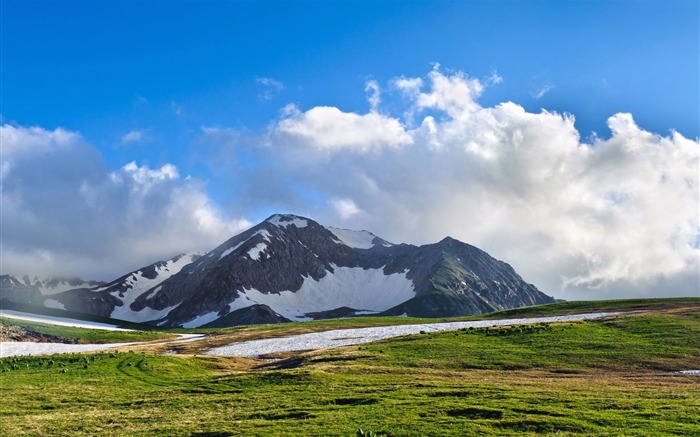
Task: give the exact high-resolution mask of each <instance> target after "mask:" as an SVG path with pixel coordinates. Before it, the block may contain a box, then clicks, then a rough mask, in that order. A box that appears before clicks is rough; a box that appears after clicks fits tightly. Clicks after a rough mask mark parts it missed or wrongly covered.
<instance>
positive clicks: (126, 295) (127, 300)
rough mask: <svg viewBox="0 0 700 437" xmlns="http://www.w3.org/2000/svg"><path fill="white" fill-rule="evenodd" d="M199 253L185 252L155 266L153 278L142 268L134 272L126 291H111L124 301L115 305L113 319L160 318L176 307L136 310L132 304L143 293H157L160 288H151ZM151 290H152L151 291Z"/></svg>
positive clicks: (127, 281)
mask: <svg viewBox="0 0 700 437" xmlns="http://www.w3.org/2000/svg"><path fill="white" fill-rule="evenodd" d="M198 255H200V254H199V253H189V254H185V255H182V256H179V257H176V258H173V259H171V260H169V261H167V262H166V263H165V264H163V265H161V266H157V267H156V268H155V270H156V275H155V277H154V278H153V279H151V278H147V277H145V276H144V275H143V272H142V271H141V270H139V271H137V272H136V273H132V274H131V275H130V276H129V277H127V278H126V280H125V285H126V287H127V289H128V290H127V291H126V292H120V291H118V290H117V291H114V292H112V293H111V294H112V295H113V296H115V297H117V298H119V299H120V300H121V301H122V306H117V307H115V308H114V310H113V311H112V313H111V314H110V317H111V318H113V319H120V320H128V321H131V322H146V321H150V320H155V319H159V318H161V317H163V316H165V315H166V314H168V312H170V311H171V310H172V309H173V308H174V307H172V308H169V309H164V310H161V311H156V310H153V309H151V308H148V307H145V308H144V309H142V310H141V311H138V312H135V311H134V310H132V309H131V304H132V303H134V301H135V300H136V299H137V298H138V297H139V296H140V295H142V294H143V293H146V292H148V293H149V294H153V293H157V292H158V290H159V288H154V289H153V290H151V288H153V287H156V286H157V285H158V284H160V283H161V282H163V281H164V280H166V279H168V278H169V277H171V276H173V275H174V274H176V273H178V272H179V271H180V270H182V268H183V267H185V266H186V265H188V264H190V263H191V262H192V260H193V259H194V258H195V257H196V256H198ZM149 290H151V291H150V292H149Z"/></svg>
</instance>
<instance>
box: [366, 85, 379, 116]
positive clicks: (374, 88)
mask: <svg viewBox="0 0 700 437" xmlns="http://www.w3.org/2000/svg"><path fill="white" fill-rule="evenodd" d="M365 92H366V93H368V95H367V101H368V102H369V107H370V111H371V112H377V108H379V104H380V103H382V97H381V89H380V88H379V84H378V83H377V81H376V80H368V81H367V83H365Z"/></svg>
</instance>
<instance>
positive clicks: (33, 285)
mask: <svg viewBox="0 0 700 437" xmlns="http://www.w3.org/2000/svg"><path fill="white" fill-rule="evenodd" d="M103 284H104V282H100V281H85V280H82V279H80V278H61V277H52V278H38V277H36V276H35V277H34V278H29V276H23V277H21V278H19V277H16V276H10V275H0V299H6V300H10V301H22V303H30V304H38V305H44V306H47V307H52V306H55V305H59V304H58V302H57V301H54V300H53V299H51V298H50V297H49V296H52V295H54V294H58V293H62V292H64V291H67V290H73V289H76V288H93V287H99V286H101V285H103Z"/></svg>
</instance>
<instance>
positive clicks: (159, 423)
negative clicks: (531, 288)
mask: <svg viewBox="0 0 700 437" xmlns="http://www.w3.org/2000/svg"><path fill="white" fill-rule="evenodd" d="M612 310H615V311H627V310H630V311H637V312H634V313H630V314H627V315H624V316H618V317H613V318H610V319H604V320H597V321H585V322H578V323H561V324H555V323H553V324H534V325H516V326H510V327H501V328H496V327H492V328H484V329H464V330H460V331H453V332H441V333H426V334H418V335H412V336H404V337H398V338H395V339H391V340H385V341H381V342H377V343H371V344H365V345H357V346H348V347H343V348H338V349H331V350H321V351H314V352H306V353H294V354H292V353H289V354H280V355H279V356H277V357H276V358H277V359H275V360H254V359H247V358H238V357H212V356H204V355H201V350H197V349H196V347H197V346H196V343H192V344H189V345H191V346H188V347H190V349H186V350H185V351H186V352H188V354H187V355H161V354H156V353H153V352H152V351H149V350H148V349H143V350H140V349H134V350H133V351H131V352H130V351H129V350H121V351H114V352H103V353H92V354H66V355H52V356H43V357H16V358H5V359H2V360H1V361H0V397H1V398H2V403H0V421H1V424H2V427H0V433H2V434H3V435H13V436H14V435H66V436H76V435H90V436H92V435H138V436H148V435H154V436H155V435H171V436H237V435H241V436H249V435H251V436H257V435H260V436H267V435H280V436H325V435H331V436H335V435H340V436H355V435H360V431H359V430H360V429H362V430H363V432H362V434H365V435H371V434H373V433H374V434H376V435H386V436H453V435H459V436H463V435H467V436H468V435H479V436H482V435H485V436H489V435H493V436H501V435H512V436H523V435H525V436H527V435H556V436H568V435H594V436H620V435H624V436H654V435H658V436H665V435H669V436H673V435H676V436H692V435H700V376H697V375H679V374H673V373H671V372H673V371H678V370H688V369H700V299H659V300H635V301H611V302H608V303H605V302H584V303H581V302H572V303H560V304H554V305H548V306H543V307H532V308H526V309H521V310H513V311H510V312H506V313H505V314H506V315H507V316H509V317H521V316H529V315H552V314H564V313H571V312H592V311H612ZM488 317H494V318H497V317H504V313H500V314H494V315H489V316H488ZM482 318H483V316H482ZM373 320H376V323H377V324H386V323H389V322H391V319H385V318H381V319H367V318H363V319H344V320H341V321H326V322H313V323H311V324H309V325H304V324H288V325H277V326H267V327H259V326H258V327H246V328H232V329H223V330H212V331H209V334H211V337H210V338H209V339H207V340H211V339H216V338H219V340H216V341H214V340H212V341H213V343H212V344H218V343H221V341H222V339H226V340H227V341H228V340H232V339H235V338H236V337H237V336H240V337H241V338H249V337H251V336H253V334H251V333H254V336H255V337H258V336H276V335H281V334H283V333H284V332H285V330H286V331H294V332H299V331H300V330H301V331H304V330H319V329H336V328H338V327H349V326H347V325H357V326H367V325H368V324H372V322H373ZM403 322H405V320H403V319H393V323H403ZM55 329H57V330H58V331H59V332H53V334H54V335H58V336H61V332H60V331H61V330H62V329H64V328H55ZM71 335H74V334H71ZM105 335H107V334H105ZM151 335H164V334H162V333H161V334H158V333H151Z"/></svg>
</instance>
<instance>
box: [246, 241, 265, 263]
mask: <svg viewBox="0 0 700 437" xmlns="http://www.w3.org/2000/svg"><path fill="white" fill-rule="evenodd" d="M266 247H267V245H266V244H265V243H258V244H257V245H256V246H255V247H254V248H252V249H250V250H249V251H248V256H249V257H251V258H252V259H253V261H257V260H258V259H260V254H261V253H262V252H263V250H265V248H266Z"/></svg>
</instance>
